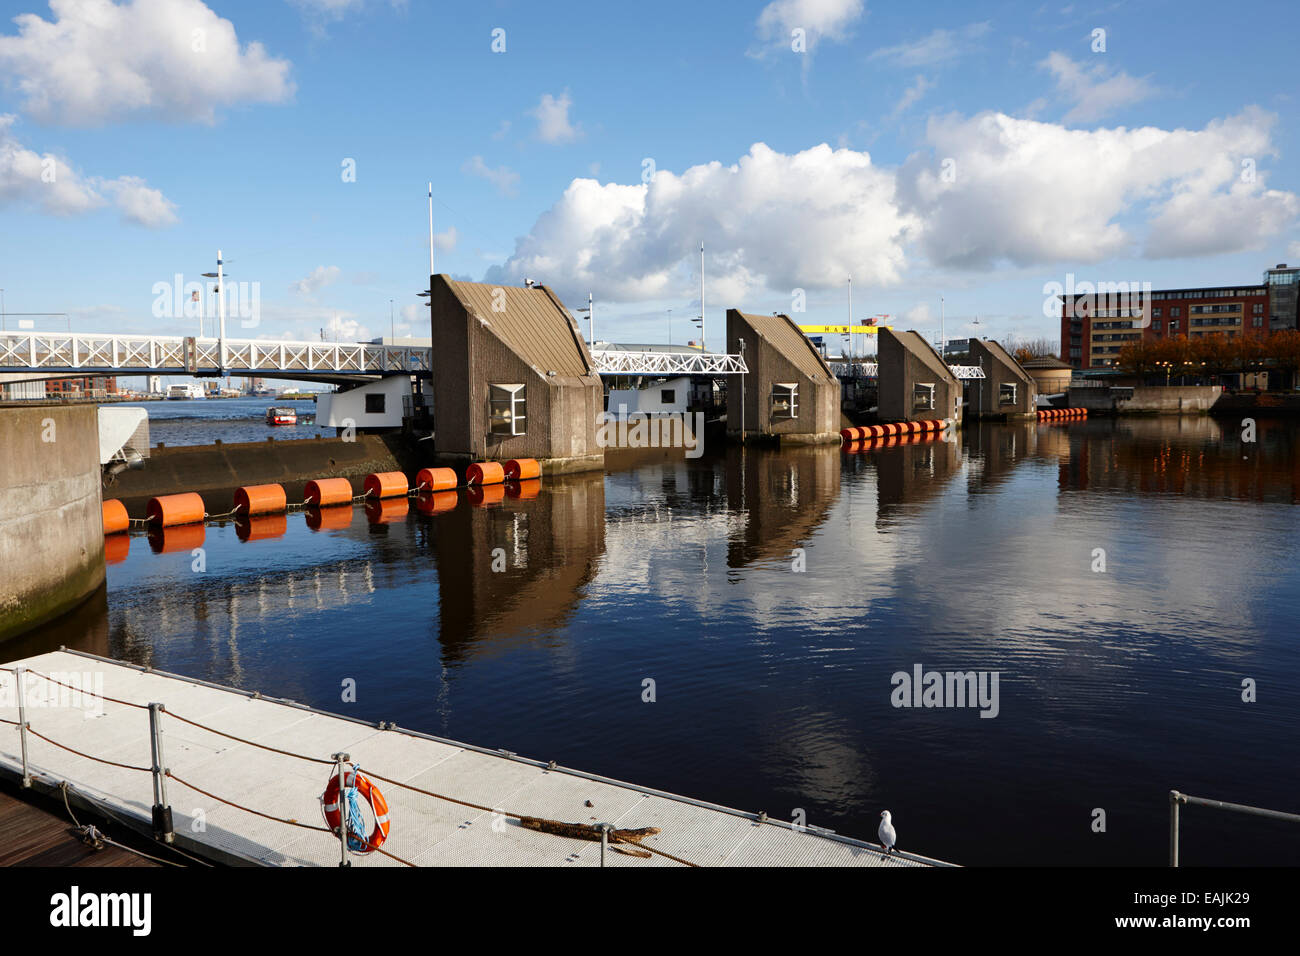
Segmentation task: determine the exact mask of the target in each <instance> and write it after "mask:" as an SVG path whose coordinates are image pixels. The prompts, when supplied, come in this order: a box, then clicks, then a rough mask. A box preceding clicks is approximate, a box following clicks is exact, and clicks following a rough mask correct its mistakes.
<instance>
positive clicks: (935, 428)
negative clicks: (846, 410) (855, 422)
mask: <svg viewBox="0 0 1300 956" xmlns="http://www.w3.org/2000/svg"><path fill="white" fill-rule="evenodd" d="M947 427H948V419H946V418H927V419H925V420H923V421H917V422H890V423H889V424H887V425H864V426H862V427H853V428H841V429H840V438H841V439H843V441H844V443H845V444H851V443H853V442H862V441H872V440H874V439H877V438H895V437H902V436H905V435H939V434H942V432H943V430H944V429H945V428H947Z"/></svg>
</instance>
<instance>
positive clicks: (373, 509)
mask: <svg viewBox="0 0 1300 956" xmlns="http://www.w3.org/2000/svg"><path fill="white" fill-rule="evenodd" d="M410 510H411V503H410V501H409V500H408V499H407V498H405V497H402V498H372V499H370V500H369V501H367V502H366V520H367V521H369V522H370V523H371V524H392V523H393V522H394V521H401V520H402V519H403V518H405V517H406V513H407V512H408V511H410Z"/></svg>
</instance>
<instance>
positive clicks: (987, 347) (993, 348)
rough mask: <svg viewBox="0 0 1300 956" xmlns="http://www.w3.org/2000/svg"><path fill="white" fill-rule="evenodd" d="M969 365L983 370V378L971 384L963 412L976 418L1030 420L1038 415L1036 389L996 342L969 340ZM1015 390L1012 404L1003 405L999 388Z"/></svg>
mask: <svg viewBox="0 0 1300 956" xmlns="http://www.w3.org/2000/svg"><path fill="white" fill-rule="evenodd" d="M970 361H971V364H973V365H978V366H979V367H980V368H982V369H983V370H984V378H977V379H973V380H972V381H971V383H970V406H969V407H968V408H967V409H966V411H967V412H968V413H970V414H972V415H974V416H976V417H979V418H1007V419H1015V418H1032V417H1034V416H1035V415H1036V413H1037V407H1038V401H1037V400H1038V388H1037V384H1036V383H1035V382H1034V379H1033V377H1032V376H1030V374H1029V373H1028V372H1026V371H1025V370H1024V369H1023V368H1021V367H1020V363H1019V362H1017V361H1016V360H1015V359H1014V358H1012V357H1011V356H1010V355H1009V354H1007V351H1006V349H1004V348H1003V347H1002V346H1001V345H999V344H998V343H997V342H986V341H983V340H981V339H971V340H970ZM1003 385H1012V386H1014V387H1015V401H1013V402H1011V403H1009V404H1008V403H1004V402H1003V401H1002V386H1003Z"/></svg>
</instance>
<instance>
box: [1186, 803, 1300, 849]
mask: <svg viewBox="0 0 1300 956" xmlns="http://www.w3.org/2000/svg"><path fill="white" fill-rule="evenodd" d="M1183 804H1190V805H1192V806H1197V807H1213V808H1214V809H1216V810H1230V811H1232V812H1234V813H1244V814H1246V815H1247V816H1252V817H1265V818H1267V819H1269V820H1285V821H1286V822H1287V823H1300V813H1286V812H1285V811H1282V810H1268V809H1265V808H1264V807H1252V806H1248V805H1246V804H1244V803H1228V802H1227V801H1226V800H1211V799H1209V798H1208V797H1193V796H1189V795H1188V794H1186V793H1179V792H1178V791H1177V790H1170V791H1169V865H1170V866H1174V867H1176V866H1178V845H1179V834H1180V831H1179V824H1180V817H1179V811H1178V808H1179V807H1180V806H1182V805H1183Z"/></svg>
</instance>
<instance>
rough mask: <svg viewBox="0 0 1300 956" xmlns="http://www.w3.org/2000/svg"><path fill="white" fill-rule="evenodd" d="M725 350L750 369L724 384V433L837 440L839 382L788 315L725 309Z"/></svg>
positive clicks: (740, 436) (789, 440)
mask: <svg viewBox="0 0 1300 956" xmlns="http://www.w3.org/2000/svg"><path fill="white" fill-rule="evenodd" d="M727 351H728V352H735V353H738V354H739V355H740V356H741V358H742V359H743V360H744V362H745V365H746V367H747V368H748V373H747V374H745V375H742V376H741V377H740V379H739V380H733V383H732V384H731V385H730V386H729V387H728V388H727V435H728V436H729V437H733V438H737V439H740V440H742V441H744V440H745V439H746V438H751V439H752V438H759V439H768V440H775V441H777V442H779V443H781V444H805V445H806V444H819V443H830V442H838V441H839V440H840V435H839V428H840V382H839V379H837V378H836V377H835V374H834V373H833V372H832V371H831V368H830V366H829V365H827V364H826V360H825V359H824V358H822V356H821V353H820V352H818V351H817V349H816V347H815V346H814V345H813V343H812V342H811V341H809V339H808V337H807V336H806V335H804V333H803V331H802V330H801V329H800V328H799V326H797V325H796V324H795V323H794V322H793V321H792V320H791V318H790V317H789V316H788V315H780V314H777V315H755V314H752V313H747V312H741V311H740V310H739V309H728V310H727Z"/></svg>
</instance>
